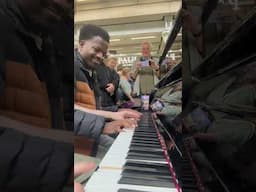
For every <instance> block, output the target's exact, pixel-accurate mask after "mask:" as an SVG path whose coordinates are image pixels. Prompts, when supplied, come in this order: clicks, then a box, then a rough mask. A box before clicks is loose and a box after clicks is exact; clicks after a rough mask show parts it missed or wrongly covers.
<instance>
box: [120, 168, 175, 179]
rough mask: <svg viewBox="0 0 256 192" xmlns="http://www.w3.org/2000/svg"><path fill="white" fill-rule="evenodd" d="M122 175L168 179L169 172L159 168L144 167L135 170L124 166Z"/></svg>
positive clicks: (169, 176)
mask: <svg viewBox="0 0 256 192" xmlns="http://www.w3.org/2000/svg"><path fill="white" fill-rule="evenodd" d="M122 175H123V176H126V177H128V176H129V177H133V176H134V178H135V177H139V176H140V177H142V178H145V177H146V178H150V177H151V178H158V179H167V180H169V179H170V178H172V177H171V175H170V173H168V172H166V171H161V170H153V171H152V170H150V171H148V170H146V169H137V170H134V169H133V170H132V169H130V168H126V169H124V170H123V172H122Z"/></svg>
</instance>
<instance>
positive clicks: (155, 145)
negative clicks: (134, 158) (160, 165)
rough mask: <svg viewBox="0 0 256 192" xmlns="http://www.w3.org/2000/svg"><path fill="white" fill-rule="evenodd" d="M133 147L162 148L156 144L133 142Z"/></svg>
mask: <svg viewBox="0 0 256 192" xmlns="http://www.w3.org/2000/svg"><path fill="white" fill-rule="evenodd" d="M130 146H131V147H153V148H160V147H161V145H160V144H154V143H134V142H132V143H131V145H130Z"/></svg>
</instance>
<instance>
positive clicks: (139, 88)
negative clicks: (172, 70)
mask: <svg viewBox="0 0 256 192" xmlns="http://www.w3.org/2000/svg"><path fill="white" fill-rule="evenodd" d="M141 52H142V56H141V57H140V59H139V61H136V62H135V64H134V66H133V69H134V70H133V73H132V75H131V77H132V78H133V79H134V80H135V85H134V93H135V94H137V95H147V94H150V92H151V90H152V89H153V87H154V85H155V84H156V83H157V81H158V78H159V65H158V64H157V62H156V61H155V60H154V59H153V57H152V56H151V45H150V43H149V42H144V43H142V49H141Z"/></svg>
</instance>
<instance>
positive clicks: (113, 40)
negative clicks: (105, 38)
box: [110, 39, 121, 42]
mask: <svg viewBox="0 0 256 192" xmlns="http://www.w3.org/2000/svg"><path fill="white" fill-rule="evenodd" d="M120 40H121V39H110V42H115V41H120Z"/></svg>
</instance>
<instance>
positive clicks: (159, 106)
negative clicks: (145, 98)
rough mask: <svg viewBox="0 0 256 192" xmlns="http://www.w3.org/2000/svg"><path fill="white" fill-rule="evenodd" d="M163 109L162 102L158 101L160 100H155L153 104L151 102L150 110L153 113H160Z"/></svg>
mask: <svg viewBox="0 0 256 192" xmlns="http://www.w3.org/2000/svg"><path fill="white" fill-rule="evenodd" d="M163 108H164V103H163V102H162V101H160V100H156V101H155V102H153V103H152V104H151V109H152V110H153V111H154V112H157V111H162V109H163Z"/></svg>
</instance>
